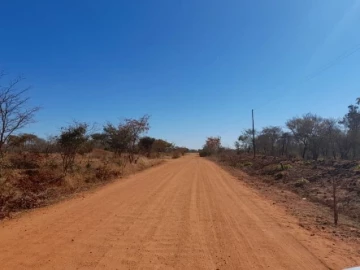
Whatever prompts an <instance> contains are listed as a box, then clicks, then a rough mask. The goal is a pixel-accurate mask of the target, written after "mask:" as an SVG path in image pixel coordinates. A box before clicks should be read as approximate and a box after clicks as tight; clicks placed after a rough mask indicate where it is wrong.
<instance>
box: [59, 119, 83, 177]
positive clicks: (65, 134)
mask: <svg viewBox="0 0 360 270" xmlns="http://www.w3.org/2000/svg"><path fill="white" fill-rule="evenodd" d="M87 129H88V125H87V124H86V123H77V122H75V123H74V124H72V125H70V126H68V127H65V128H62V129H61V134H60V136H59V137H58V138H57V144H58V146H59V149H60V153H61V158H62V163H63V172H64V174H67V173H68V172H69V171H70V170H72V169H73V166H74V163H75V157H76V154H77V153H78V152H79V151H80V150H81V149H82V147H83V146H84V145H85V143H86V142H87V141H88V136H87V134H86V133H87Z"/></svg>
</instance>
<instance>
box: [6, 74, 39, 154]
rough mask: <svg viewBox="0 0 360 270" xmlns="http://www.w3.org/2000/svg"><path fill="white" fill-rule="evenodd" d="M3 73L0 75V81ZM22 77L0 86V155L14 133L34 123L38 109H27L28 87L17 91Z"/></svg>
mask: <svg viewBox="0 0 360 270" xmlns="http://www.w3.org/2000/svg"><path fill="white" fill-rule="evenodd" d="M3 77H4V73H3V72H1V73H0V79H2V78H3ZM22 81H23V78H22V77H18V78H16V79H14V80H12V81H10V82H9V83H8V84H7V85H5V86H2V85H1V84H0V118H1V119H0V121H1V122H0V155H1V156H2V155H3V153H4V145H5V144H6V142H7V140H8V139H9V137H10V136H11V135H12V134H13V133H14V132H16V131H18V130H20V129H22V128H24V127H25V126H27V125H28V124H31V123H33V122H34V116H35V113H36V112H37V111H38V110H39V109H40V107H28V106H27V103H28V101H29V98H28V97H26V96H25V94H26V92H27V91H28V90H29V87H27V88H22V89H18V87H20V83H21V82H22Z"/></svg>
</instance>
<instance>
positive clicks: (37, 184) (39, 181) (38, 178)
mask: <svg viewBox="0 0 360 270" xmlns="http://www.w3.org/2000/svg"><path fill="white" fill-rule="evenodd" d="M62 182H63V178H62V176H59V175H57V174H56V173H54V171H53V170H49V169H42V170H38V169H35V170H25V171H23V172H22V175H21V177H20V178H19V179H17V181H16V182H15V183H14V186H15V187H17V188H18V189H19V190H21V191H31V192H34V193H38V192H41V191H44V190H46V189H47V188H49V187H51V186H60V185H61V184H62Z"/></svg>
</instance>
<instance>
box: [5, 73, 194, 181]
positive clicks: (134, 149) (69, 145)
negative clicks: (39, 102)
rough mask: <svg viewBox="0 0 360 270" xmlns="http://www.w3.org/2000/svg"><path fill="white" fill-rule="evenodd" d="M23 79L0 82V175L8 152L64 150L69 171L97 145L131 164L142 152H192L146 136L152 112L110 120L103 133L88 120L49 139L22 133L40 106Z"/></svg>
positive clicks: (64, 162)
mask: <svg viewBox="0 0 360 270" xmlns="http://www.w3.org/2000/svg"><path fill="white" fill-rule="evenodd" d="M4 76H5V73H4V72H0V79H3V78H4ZM22 80H23V79H22V78H21V77H19V78H16V79H15V80H12V81H10V82H9V83H7V84H5V85H2V84H0V174H1V168H2V167H3V165H2V160H3V158H4V156H5V155H6V153H8V152H18V153H23V152H33V153H45V154H50V153H60V154H61V158H62V164H63V171H64V173H65V174H66V173H67V172H69V171H71V170H72V168H73V166H74V163H75V157H76V155H78V154H80V155H82V154H86V153H89V152H91V151H92V150H93V149H94V148H100V149H104V150H108V151H111V152H113V153H114V154H115V155H116V156H119V157H120V156H122V157H126V159H127V160H128V162H129V163H130V164H131V163H134V162H137V159H138V157H139V155H145V156H147V157H151V156H152V155H155V156H156V157H159V156H160V155H161V154H162V153H170V152H177V153H180V154H184V153H186V152H188V149H187V148H185V147H176V146H175V145H174V144H172V143H169V142H167V141H165V140H163V139H157V138H151V137H148V136H144V135H145V134H146V133H147V132H148V130H149V129H150V124H149V119H150V116H149V115H144V116H142V117H140V118H139V119H134V118H128V119H125V120H124V121H122V122H120V123H118V124H113V123H106V124H105V125H104V126H103V127H102V131H101V132H93V129H92V128H91V127H90V126H89V124H88V123H83V122H74V123H72V124H70V125H68V126H66V127H63V128H61V131H60V134H59V135H56V136H52V137H49V138H47V139H43V138H39V137H38V136H36V135H34V134H28V133H20V131H21V129H22V128H24V127H26V126H28V125H29V124H31V123H33V122H34V117H35V114H36V112H37V111H38V110H39V109H40V108H39V107H31V106H29V104H28V100H29V98H28V97H26V93H27V90H28V89H29V88H28V87H26V88H22V89H19V85H20V83H21V82H22ZM0 82H1V80H0Z"/></svg>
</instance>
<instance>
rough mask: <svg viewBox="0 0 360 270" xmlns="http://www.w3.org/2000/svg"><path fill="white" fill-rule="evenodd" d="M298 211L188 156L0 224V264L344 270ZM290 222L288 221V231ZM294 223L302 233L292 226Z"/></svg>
mask: <svg viewBox="0 0 360 270" xmlns="http://www.w3.org/2000/svg"><path fill="white" fill-rule="evenodd" d="M294 224H295V222H293V218H292V217H287V216H286V215H285V214H284V212H283V211H282V210H281V209H278V208H277V207H276V206H274V205H272V204H271V203H270V202H268V201H266V200H264V199H263V198H262V197H261V196H259V195H258V194H257V193H256V192H255V191H253V190H252V189H250V188H249V187H247V186H246V185H245V184H243V183H242V182H240V181H238V180H236V179H234V178H233V177H232V176H230V175H229V174H228V173H227V172H225V171H224V170H222V169H221V168H220V167H218V166H217V165H216V164H214V163H212V162H210V161H207V160H206V159H202V158H199V157H196V156H194V155H189V156H186V157H184V158H181V159H178V160H173V161H169V162H167V163H166V164H163V165H160V166H158V167H156V168H152V169H149V170H147V171H144V172H142V173H139V174H136V175H133V176H131V177H129V178H127V179H124V180H120V181H116V182H114V183H111V184H109V185H107V186H104V187H102V188H100V189H98V190H96V191H94V192H92V193H86V194H85V195H83V196H79V197H78V198H75V199H70V200H68V201H64V202H62V203H59V204H56V205H53V206H50V207H47V208H43V209H37V210H35V211H31V212H30V213H25V214H23V215H20V217H18V218H15V219H13V220H8V221H5V222H2V223H0V269H214V270H215V269H246V270H247V269H293V270H295V269H307V270H310V269H317V270H321V269H341V268H342V267H345V266H346V265H344V264H346V263H347V262H346V260H345V259H344V257H342V254H336V253H334V252H332V253H331V254H325V251H323V250H322V246H324V247H327V245H328V242H326V241H328V240H326V239H324V241H322V240H321V239H320V240H319V239H317V240H316V241H313V242H312V241H311V240H310V236H309V235H307V234H306V231H304V230H303V229H301V228H299V229H296V228H295V225H294ZM289 227H291V228H289ZM294 228H295V230H294Z"/></svg>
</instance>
